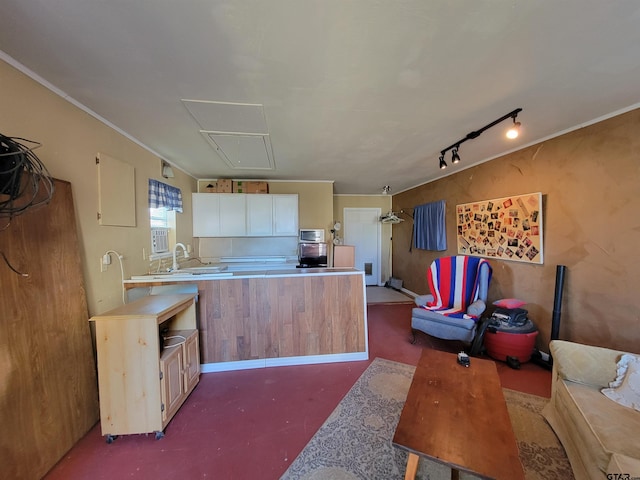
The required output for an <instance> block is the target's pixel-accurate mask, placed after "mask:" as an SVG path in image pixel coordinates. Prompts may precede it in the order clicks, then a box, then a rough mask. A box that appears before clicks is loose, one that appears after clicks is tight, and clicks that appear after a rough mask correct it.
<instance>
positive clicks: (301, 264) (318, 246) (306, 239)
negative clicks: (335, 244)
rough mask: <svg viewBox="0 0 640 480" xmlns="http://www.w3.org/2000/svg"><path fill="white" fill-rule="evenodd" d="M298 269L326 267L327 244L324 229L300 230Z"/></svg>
mask: <svg viewBox="0 0 640 480" xmlns="http://www.w3.org/2000/svg"><path fill="white" fill-rule="evenodd" d="M297 266H298V268H310V267H326V266H327V243H326V242H325V241H324V229H322V228H307V229H301V230H300V235H299V236H298V265H297Z"/></svg>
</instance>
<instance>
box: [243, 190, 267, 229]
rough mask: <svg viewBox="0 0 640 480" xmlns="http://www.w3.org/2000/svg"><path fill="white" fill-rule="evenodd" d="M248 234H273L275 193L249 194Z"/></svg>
mask: <svg viewBox="0 0 640 480" xmlns="http://www.w3.org/2000/svg"><path fill="white" fill-rule="evenodd" d="M247 235H248V236H250V237H268V236H272V235H273V195H262V194H256V195H247Z"/></svg>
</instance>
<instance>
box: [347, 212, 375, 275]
mask: <svg viewBox="0 0 640 480" xmlns="http://www.w3.org/2000/svg"><path fill="white" fill-rule="evenodd" d="M380 214H381V211H380V209H379V208H345V209H344V214H343V216H344V244H345V245H353V246H355V247H356V248H355V250H356V254H355V257H356V268H357V269H358V270H364V272H365V277H364V278H365V283H366V284H367V285H382V283H381V281H380V263H381V244H382V229H381V228H380Z"/></svg>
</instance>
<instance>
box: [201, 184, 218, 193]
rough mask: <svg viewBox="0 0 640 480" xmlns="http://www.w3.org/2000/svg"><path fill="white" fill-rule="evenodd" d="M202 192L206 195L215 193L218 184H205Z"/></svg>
mask: <svg viewBox="0 0 640 480" xmlns="http://www.w3.org/2000/svg"><path fill="white" fill-rule="evenodd" d="M204 192H206V193H217V192H218V184H217V182H211V183H207V185H206V186H205V187H204Z"/></svg>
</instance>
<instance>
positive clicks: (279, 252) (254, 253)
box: [198, 237, 298, 262]
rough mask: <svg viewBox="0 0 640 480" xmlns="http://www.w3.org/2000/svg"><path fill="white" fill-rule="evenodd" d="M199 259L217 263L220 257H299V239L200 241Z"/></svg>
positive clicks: (266, 238)
mask: <svg viewBox="0 0 640 480" xmlns="http://www.w3.org/2000/svg"><path fill="white" fill-rule="evenodd" d="M199 240H200V242H199V244H200V247H199V248H200V252H199V255H198V256H199V257H200V259H201V260H202V261H204V262H208V261H216V260H217V259H218V258H220V257H267V256H285V257H296V256H297V255H298V238H297V237H226V238H204V237H201V238H200V239H199Z"/></svg>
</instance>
